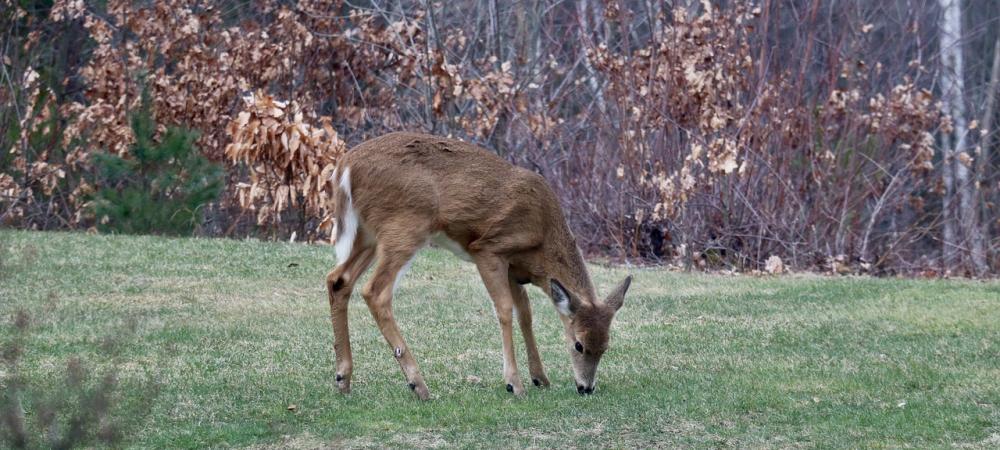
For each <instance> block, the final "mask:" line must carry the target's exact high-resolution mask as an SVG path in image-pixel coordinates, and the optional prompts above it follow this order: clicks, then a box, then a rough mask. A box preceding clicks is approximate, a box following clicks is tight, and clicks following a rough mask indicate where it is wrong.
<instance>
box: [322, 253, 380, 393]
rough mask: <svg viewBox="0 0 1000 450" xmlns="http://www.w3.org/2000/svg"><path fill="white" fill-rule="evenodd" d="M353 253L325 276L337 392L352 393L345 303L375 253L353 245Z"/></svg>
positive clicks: (351, 369)
mask: <svg viewBox="0 0 1000 450" xmlns="http://www.w3.org/2000/svg"><path fill="white" fill-rule="evenodd" d="M354 248H355V250H354V251H353V252H352V253H351V255H350V256H349V257H348V258H347V260H346V261H341V262H340V264H339V265H337V267H336V268H334V269H333V270H332V271H330V273H329V274H328V275H327V276H326V290H327V294H328V296H329V298H330V319H331V321H332V322H333V352H334V357H335V358H336V361H337V362H336V365H337V367H336V371H337V372H336V377H337V378H336V382H337V389H339V390H340V392H341V393H344V394H347V393H350V392H351V374H352V372H353V369H354V362H353V359H352V357H351V334H350V332H349V331H348V326H347V303H348V301H349V300H350V299H351V291H352V290H353V289H354V283H355V282H357V281H358V277H360V276H361V274H362V273H364V271H365V269H367V268H368V266H369V265H371V262H372V256H373V255H374V252H373V251H372V249H371V248H365V247H363V246H361V245H356V246H355V247H354Z"/></svg>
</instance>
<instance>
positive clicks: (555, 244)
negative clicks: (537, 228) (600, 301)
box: [544, 230, 597, 302]
mask: <svg viewBox="0 0 1000 450" xmlns="http://www.w3.org/2000/svg"><path fill="white" fill-rule="evenodd" d="M545 242H546V244H545V246H544V248H545V257H544V259H545V269H546V270H545V271H546V272H547V275H548V277H549V278H555V279H556V280H559V282H560V283H562V285H563V286H565V287H566V288H568V289H569V290H571V291H572V292H574V293H577V295H581V296H583V298H584V299H586V300H587V301H589V302H593V301H596V298H597V292H596V291H595V290H594V284H593V282H592V281H591V280H590V273H589V272H587V264H586V263H585V262H584V260H583V255H582V254H581V253H580V248H579V247H578V246H577V245H576V240H575V239H573V235H572V234H571V233H569V230H565V232H564V233H560V235H559V236H550V237H549V239H546V241H545Z"/></svg>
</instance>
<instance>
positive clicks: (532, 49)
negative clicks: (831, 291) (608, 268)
mask: <svg viewBox="0 0 1000 450" xmlns="http://www.w3.org/2000/svg"><path fill="white" fill-rule="evenodd" d="M0 30H2V31H0V32H2V36H0V39H2V42H0V52H2V53H0V56H2V64H0V85H2V87H0V225H2V226H9V227H23V228H32V229H43V230H48V229H96V230H101V231H109V232H129V233H165V234H190V233H194V234H200V235H219V236H233V237H243V236H247V235H255V236H261V237H269V238H275V239H279V238H280V239H294V240H326V239H328V237H329V235H328V233H329V226H328V225H329V221H328V220H326V217H327V212H328V210H329V209H328V208H329V205H328V203H327V200H328V185H327V183H326V179H327V178H328V177H329V174H330V173H331V171H332V170H333V168H334V167H335V164H336V160H337V158H338V156H339V155H340V154H342V153H343V152H344V151H345V150H346V149H347V148H349V147H350V146H352V145H354V144H357V143H358V142H361V141H362V140H364V139H367V138H370V137H374V136H377V135H379V134H382V133H385V132H388V131H393V130H412V131H424V132H430V133H437V134H441V135H449V136H454V137H458V138H462V139H465V140H468V141H471V142H475V143H478V144H481V145H483V146H486V147H487V148H490V149H493V150H494V151H496V152H497V153H498V154H499V155H501V156H502V157H504V158H506V159H508V160H509V161H511V162H513V163H515V164H518V165H521V166H523V167H526V168H529V169H531V170H535V171H537V172H539V173H541V174H542V175H544V176H545V177H546V178H547V179H548V180H549V182H550V183H551V184H552V185H553V188H554V189H555V190H556V192H557V193H558V194H559V196H560V198H561V201H562V203H563V206H564V208H565V212H566V215H567V219H568V220H569V221H570V226H571V227H572V228H573V230H574V231H575V233H576V235H577V239H578V242H579V243H580V245H581V246H582V247H583V249H584V250H585V251H586V252H588V253H589V254H591V255H601V256H606V257H610V258H614V259H616V260H629V261H644V262H653V263H672V264H678V265H682V266H685V267H690V268H702V269H723V270H745V271H759V270H763V271H770V272H778V271H782V270H786V269H794V270H818V271H829V272H836V273H852V272H856V273H872V274H877V275H889V274H902V275H917V276H941V275H956V276H995V275H996V274H997V272H998V270H1000V221H998V214H997V202H998V201H1000V177H998V176H997V174H996V171H995V170H994V169H995V168H996V166H997V163H998V160H1000V157H998V156H997V153H998V151H997V150H998V149H997V146H998V145H1000V143H998V139H997V134H998V133H996V132H995V129H996V128H998V125H1000V124H998V122H1000V120H998V119H1000V118H998V117H997V116H998V111H997V109H998V108H997V106H996V103H997V93H998V92H997V91H998V84H1000V31H998V30H1000V2H996V1H995V0H884V1H868V0H759V1H742V0H729V1H708V0H705V1H700V2H699V1H683V0H675V1H654V0H635V1H615V0H612V1H599V0H578V1H568V0H521V1H511V2H499V1H496V0H457V1H440V2H432V1H402V0H401V1H394V0H382V1H376V0H369V1H364V0H357V1H300V2H292V1H266V0H265V1H254V2H219V1H181V0H166V1H159V2H123V1H114V0H111V1H106V2H84V1H81V0H72V1H65V0H57V1H54V2H49V1H29V0H22V1H13V0H0Z"/></svg>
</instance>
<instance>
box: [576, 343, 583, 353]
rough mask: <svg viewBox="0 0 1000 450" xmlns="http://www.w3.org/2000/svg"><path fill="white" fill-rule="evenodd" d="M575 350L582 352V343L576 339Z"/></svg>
mask: <svg viewBox="0 0 1000 450" xmlns="http://www.w3.org/2000/svg"><path fill="white" fill-rule="evenodd" d="M576 351H578V352H580V353H583V344H581V343H580V341H576Z"/></svg>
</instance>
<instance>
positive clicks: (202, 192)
mask: <svg viewBox="0 0 1000 450" xmlns="http://www.w3.org/2000/svg"><path fill="white" fill-rule="evenodd" d="M154 132H155V124H154V123H153V120H152V116H151V115H150V113H149V109H148V102H147V106H145V107H144V108H142V109H141V110H140V112H139V113H137V114H135V115H134V116H133V117H132V133H133V135H134V137H135V143H134V144H133V145H132V146H131V148H130V149H129V152H128V157H123V156H119V155H115V154H112V153H96V154H94V156H93V158H92V163H93V164H94V167H95V169H96V170H95V177H96V178H97V179H96V180H95V183H94V185H95V186H101V187H100V188H99V189H98V190H97V191H96V192H95V193H94V197H93V202H92V206H93V212H94V217H95V218H96V220H97V224H98V225H97V226H98V228H99V229H100V230H101V231H106V232H107V231H111V232H120V233H165V234H190V233H191V232H193V231H194V230H195V228H196V227H197V226H198V224H199V223H200V222H201V214H200V209H201V207H202V206H203V205H205V204H206V203H209V202H212V201H215V200H216V199H217V198H218V197H219V194H220V193H221V192H222V188H223V172H222V169H221V168H220V167H218V166H217V165H215V164H212V163H211V162H209V161H208V159H206V158H205V157H203V156H201V153H200V152H199V150H198V148H197V147H196V146H195V145H194V143H195V141H196V140H197V139H198V134H197V133H195V132H192V131H188V130H184V129H182V128H169V129H167V131H166V133H164V134H163V137H162V139H161V140H160V142H156V141H154V139H153V136H154Z"/></svg>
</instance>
